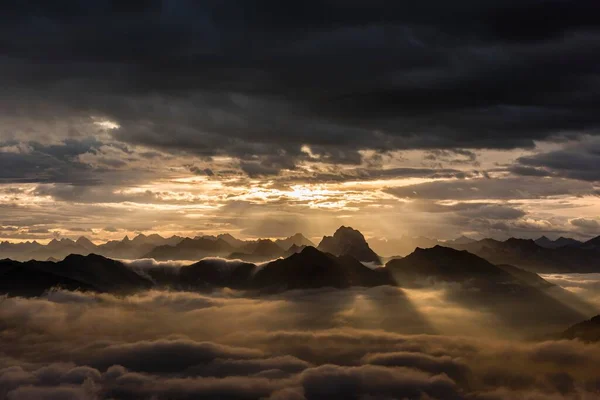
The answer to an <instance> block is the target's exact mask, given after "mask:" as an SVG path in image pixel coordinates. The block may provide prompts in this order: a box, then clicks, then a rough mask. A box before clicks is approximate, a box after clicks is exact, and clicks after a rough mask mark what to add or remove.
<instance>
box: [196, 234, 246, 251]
mask: <svg viewBox="0 0 600 400" xmlns="http://www.w3.org/2000/svg"><path fill="white" fill-rule="evenodd" d="M194 239H210V240H215V241H216V240H218V239H221V240H224V241H225V242H227V243H229V245H230V246H231V247H233V248H238V247H242V246H243V245H245V244H246V242H245V241H243V240H240V239H238V238H236V237H234V236H232V235H231V234H229V233H222V234H220V235H217V236H213V235H203V236H196V237H195V238H194Z"/></svg>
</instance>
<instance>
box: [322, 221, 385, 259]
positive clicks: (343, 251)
mask: <svg viewBox="0 0 600 400" xmlns="http://www.w3.org/2000/svg"><path fill="white" fill-rule="evenodd" d="M318 249H319V250H321V251H323V252H326V253H331V254H333V255H336V256H341V255H349V256H352V257H354V258H355V259H357V260H359V261H363V262H370V263H374V264H381V260H380V258H379V256H378V255H377V254H375V252H374V251H373V250H371V248H370V247H369V244H368V243H367V241H366V240H365V237H364V236H363V235H362V233H360V232H359V231H357V230H355V229H352V228H350V227H345V226H342V227H340V228H338V230H337V231H335V233H334V234H333V236H323V239H322V240H321V243H319V247H318Z"/></svg>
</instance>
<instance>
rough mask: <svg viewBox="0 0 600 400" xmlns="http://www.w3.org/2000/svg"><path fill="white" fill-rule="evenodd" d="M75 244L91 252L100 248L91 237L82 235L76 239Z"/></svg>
mask: <svg viewBox="0 0 600 400" xmlns="http://www.w3.org/2000/svg"><path fill="white" fill-rule="evenodd" d="M75 244H76V245H77V246H80V247H82V248H84V249H86V250H87V251H90V252H93V251H97V250H98V246H96V245H95V244H94V243H93V242H92V241H91V240H90V239H88V238H86V237H85V236H81V237H80V238H79V239H77V240H76V241H75Z"/></svg>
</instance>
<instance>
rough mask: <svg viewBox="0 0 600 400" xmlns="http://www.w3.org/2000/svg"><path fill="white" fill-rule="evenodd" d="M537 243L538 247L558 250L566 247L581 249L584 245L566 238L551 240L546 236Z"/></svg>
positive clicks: (536, 241)
mask: <svg viewBox="0 0 600 400" xmlns="http://www.w3.org/2000/svg"><path fill="white" fill-rule="evenodd" d="M535 243H536V244H537V245H538V246H541V247H544V248H547V249H557V248H559V247H565V246H573V247H579V246H581V245H582V244H583V243H582V242H580V241H579V240H575V239H571V238H566V237H563V236H561V237H559V238H558V239H556V240H551V239H549V238H547V237H546V236H542V237H540V238H538V239H536V240H535Z"/></svg>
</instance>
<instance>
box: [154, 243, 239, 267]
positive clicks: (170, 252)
mask: <svg viewBox="0 0 600 400" xmlns="http://www.w3.org/2000/svg"><path fill="white" fill-rule="evenodd" d="M234 250H235V249H234V248H233V247H232V246H231V245H230V244H229V243H227V242H226V241H225V240H223V239H217V240H212V239H206V238H198V239H187V238H186V239H183V240H182V241H181V242H179V243H177V244H176V245H164V246H158V247H155V248H153V249H152V250H151V251H149V252H148V253H146V254H144V255H143V257H142V258H154V259H155V260H162V261H166V260H200V259H202V258H205V257H218V256H226V255H229V254H230V253H231V252H232V251H234Z"/></svg>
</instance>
